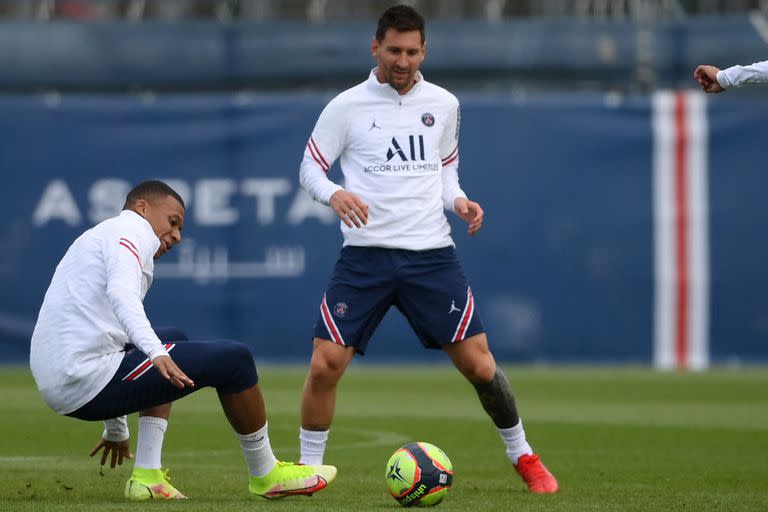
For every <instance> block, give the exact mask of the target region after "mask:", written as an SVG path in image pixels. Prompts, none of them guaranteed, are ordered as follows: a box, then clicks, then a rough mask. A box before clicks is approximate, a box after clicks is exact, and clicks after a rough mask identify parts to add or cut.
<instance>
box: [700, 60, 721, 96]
mask: <svg viewBox="0 0 768 512" xmlns="http://www.w3.org/2000/svg"><path fill="white" fill-rule="evenodd" d="M718 71H720V69H719V68H717V67H715V66H706V65H701V66H697V67H696V69H695V70H694V72H693V78H694V79H695V80H696V81H697V82H699V85H701V88H702V89H703V90H704V92H723V91H724V90H725V89H723V88H722V87H721V86H720V84H719V83H718V81H717V73H718Z"/></svg>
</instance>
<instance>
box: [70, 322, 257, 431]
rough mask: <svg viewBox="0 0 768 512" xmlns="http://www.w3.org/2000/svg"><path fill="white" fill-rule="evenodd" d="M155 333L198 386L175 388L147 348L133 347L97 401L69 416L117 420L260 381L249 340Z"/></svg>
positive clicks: (238, 390)
mask: <svg viewBox="0 0 768 512" xmlns="http://www.w3.org/2000/svg"><path fill="white" fill-rule="evenodd" d="M155 331H156V332H157V334H158V337H159V338H160V339H161V340H162V341H163V342H164V343H165V347H166V350H168V353H169V355H170V356H171V358H172V359H173V361H174V362H175V363H176V364H177V365H178V367H179V368H181V370H182V371H183V372H184V373H186V374H187V376H188V377H189V378H190V379H192V381H193V382H194V383H195V387H193V388H190V387H184V388H183V389H179V388H177V387H175V386H173V385H172V384H171V383H170V382H168V381H167V380H166V379H165V378H163V377H162V376H161V375H160V372H158V371H157V370H155V368H154V366H153V365H152V362H151V361H150V360H149V358H147V356H146V355H145V354H144V353H143V352H141V351H140V350H138V349H136V348H130V349H129V350H128V351H126V353H125V356H124V357H123V362H122V363H121V364H120V367H119V368H118V370H117V373H116V374H115V376H114V377H112V380H110V381H109V383H108V384H107V385H106V387H105V388H104V389H102V390H101V392H100V393H99V394H98V395H96V397H95V398H94V399H93V400H91V401H90V402H88V403H87V404H85V405H84V406H82V407H81V408H79V409H78V410H76V411H74V412H71V413H69V414H67V416H72V417H75V418H79V419H81V420H90V421H93V420H106V419H112V418H117V417H119V416H123V415H124V414H131V413H134V412H136V411H142V410H144V409H149V408H151V407H155V406H158V405H162V404H167V403H169V402H173V401H175V400H178V399H179V398H182V397H184V396H186V395H188V394H190V393H194V392H195V391H197V390H199V389H202V388H204V387H207V386H210V387H213V388H216V390H217V391H218V392H219V393H224V394H230V393H239V392H241V391H245V390H246V389H248V388H250V387H252V386H253V385H255V384H256V383H257V382H258V380H259V379H258V375H257V373H256V365H255V364H254V362H253V355H252V354H251V351H250V349H249V348H248V346H247V345H245V344H244V343H239V342H236V341H229V340H219V341H186V340H185V337H180V336H178V335H175V336H170V334H171V331H162V332H161V330H160V329H155ZM176 332H177V333H178V331H176ZM179 334H180V333H179ZM181 336H183V335H181ZM175 340H180V341H175Z"/></svg>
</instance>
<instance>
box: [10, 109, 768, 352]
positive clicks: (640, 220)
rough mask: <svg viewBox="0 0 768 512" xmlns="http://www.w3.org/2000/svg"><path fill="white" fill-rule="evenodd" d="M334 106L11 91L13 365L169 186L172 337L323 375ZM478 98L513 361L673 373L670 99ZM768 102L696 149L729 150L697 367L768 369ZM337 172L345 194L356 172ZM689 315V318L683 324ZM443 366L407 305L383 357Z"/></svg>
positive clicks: (463, 254)
mask: <svg viewBox="0 0 768 512" xmlns="http://www.w3.org/2000/svg"><path fill="white" fill-rule="evenodd" d="M329 99H330V97H329V96H324V95H319V94H314V95H248V94H233V95H224V94H222V95H216V94H204V95H203V94H195V95H157V96H155V95H149V94H145V95H135V96H96V95H88V96H78V95H65V96H58V95H23V96H4V97H2V98H0V133H1V134H2V137H0V174H1V175H2V178H3V187H2V201H0V218H2V221H1V222H0V248H1V250H0V254H1V256H0V361H2V362H13V361H17V362H18V361H24V360H25V359H26V358H27V356H28V347H29V337H30V335H31V332H32V329H33V326H34V323H35V320H36V315H37V311H38V308H39V306H40V304H41V302H42V299H43V295H44V293H45V290H46V287H47V285H48V282H49V280H50V278H51V276H52V275H53V271H54V269H55V266H56V263H57V262H58V260H59V259H60V258H61V256H62V255H63V254H64V252H65V251H66V249H67V247H68V246H69V244H70V243H71V242H72V241H73V240H74V239H75V238H76V237H77V236H78V235H79V234H80V233H81V232H82V231H84V230H85V229H87V228H89V227H90V226H92V225H94V224H95V223H98V222H100V221H101V220H104V219H106V218H108V217H111V216H113V215H116V214H117V213H118V212H119V210H120V208H121V206H122V203H123V200H124V198H125V194H126V193H127V191H128V190H129V189H130V188H131V187H132V186H133V185H134V184H136V183H138V182H140V181H143V180H145V179H153V178H159V179H163V180H165V181H167V182H169V183H170V184H171V185H172V186H173V187H175V188H176V189H177V190H178V191H179V192H180V193H181V195H182V196H183V197H184V198H185V200H186V202H187V205H188V208H187V218H186V225H185V229H184V236H185V240H184V242H183V243H182V244H181V245H180V246H178V247H177V248H176V249H174V251H173V252H172V253H171V254H169V255H167V256H165V257H164V258H163V259H161V260H159V261H158V262H157V266H156V279H155V282H154V284H153V286H152V288H151V290H150V291H149V293H148V295H147V299H146V301H145V306H146V309H147V312H148V316H149V318H150V320H151V321H152V323H153V324H155V325H158V326H168V325H174V326H177V327H180V328H182V329H184V330H185V331H187V332H188V334H189V335H190V337H192V338H196V339H210V338H234V339H239V340H242V341H246V342H248V343H249V344H251V346H252V347H253V352H254V354H255V356H256V357H257V359H262V360H270V361H301V362H306V361H308V358H309V354H310V352H311V337H312V328H313V324H314V322H315V321H316V319H317V317H318V312H319V304H320V300H321V298H322V293H323V290H324V289H325V286H326V284H327V281H328V278H329V277H330V273H331V270H332V267H333V264H334V262H335V260H336V257H337V255H338V251H339V249H340V247H341V236H340V233H339V227H338V224H339V223H338V219H336V217H335V214H334V213H333V212H332V211H331V210H330V209H328V208H327V207H325V206H322V205H320V204H318V203H315V202H313V201H312V200H311V199H310V198H309V196H308V195H306V194H305V193H304V191H303V190H302V189H301V188H300V186H299V183H298V166H299V162H300V160H301V157H302V154H303V151H304V147H305V145H306V142H307V138H308V136H309V133H310V132H311V130H312V127H313V126H314V122H315V120H316V118H317V115H318V114H319V112H320V111H321V110H322V108H323V106H324V105H325V103H326V102H327V101H328V100H329ZM460 99H461V100H462V135H461V168H460V177H461V181H462V185H463V188H464V189H465V191H467V193H468V194H469V196H470V197H471V198H472V199H475V200H477V201H478V202H480V203H481V205H482V206H483V207H484V209H485V212H486V222H485V225H484V227H483V229H482V230H481V232H480V233H479V234H478V235H477V236H474V237H469V236H467V235H466V233H465V227H464V226H463V225H462V223H461V222H459V221H458V219H455V218H452V219H451V222H452V226H453V236H454V240H455V241H456V244H457V248H458V249H457V250H458V253H459V256H460V258H461V260H462V262H463V264H464V267H465V271H466V273H467V275H468V277H469V279H470V282H471V284H472V289H473V293H474V295H475V300H476V304H477V309H478V312H479V314H480V315H481V317H482V319H483V321H484V323H485V325H486V328H487V330H488V335H489V340H490V342H491V344H492V347H493V350H494V354H495V355H496V356H497V358H498V359H500V360H504V361H590V362H592V361H614V362H616V361H618V362H641V363H650V362H652V361H654V353H655V352H658V351H659V350H660V348H659V343H660V342H659V339H665V338H664V336H663V335H660V334H659V333H660V332H662V331H663V329H662V327H663V325H662V326H661V327H660V325H661V324H660V320H659V318H661V317H664V314H665V313H664V311H666V310H665V309H664V308H665V307H666V306H663V304H665V303H664V302H663V301H660V299H659V295H658V288H659V282H660V279H661V282H664V280H665V279H667V278H666V277H665V276H666V274H664V272H663V268H662V267H660V266H659V261H660V258H659V253H658V252H655V249H654V248H655V247H656V248H658V244H659V243H658V240H659V237H660V235H659V232H660V231H659V230H660V228H659V226H660V225H662V226H663V225H666V224H664V222H666V221H665V220H664V219H665V217H664V215H663V214H659V212H660V211H662V212H663V211H664V210H663V204H662V205H661V206H659V203H658V201H657V202H656V203H655V202H654V195H656V196H657V197H656V199H657V200H658V199H659V197H658V192H655V190H656V191H657V190H658V189H657V188H654V187H656V186H657V185H655V183H656V182H655V181H654V172H655V171H654V170H658V169H661V168H664V167H663V165H662V164H661V163H659V162H662V160H663V159H660V158H661V157H660V156H659V155H660V154H661V153H663V152H660V150H659V148H660V147H663V146H664V144H662V143H660V141H665V140H667V139H666V137H668V136H667V135H665V134H666V133H667V131H665V129H664V125H663V121H654V119H663V118H664V117H663V116H657V117H654V116H655V115H656V114H655V112H657V111H662V110H663V108H664V107H663V106H662V107H659V106H658V105H657V103H655V102H654V100H653V98H651V97H636V98H621V97H614V96H602V95H547V96H541V97H528V98H517V97H508V96H504V97H501V96H499V97H475V96H471V95H469V96H465V97H461V98H460ZM729 100H730V101H729ZM764 103H765V102H760V101H758V100H755V99H752V100H749V99H738V98H736V99H732V100H731V99H730V98H729V99H725V100H722V101H720V100H718V102H717V103H716V104H714V103H713V104H710V105H707V104H706V103H705V102H701V106H700V107H696V105H698V103H696V102H691V103H690V107H689V108H690V110H691V111H694V110H695V109H696V108H700V109H701V113H702V114H701V115H703V116H704V119H709V123H708V131H707V132H705V133H703V136H702V138H701V141H702V142H701V144H703V147H698V149H696V148H694V149H691V151H692V152H693V151H694V150H695V151H703V154H706V155H709V163H707V161H703V163H701V164H700V165H699V166H698V167H699V171H701V170H702V169H703V171H704V174H705V175H708V176H709V177H710V182H709V189H708V193H706V194H704V195H703V196H702V197H703V198H704V199H703V200H704V201H705V203H706V206H708V211H709V214H708V215H709V223H708V224H707V225H708V226H709V228H708V229H706V230H705V232H706V233H708V234H709V240H708V241H707V243H705V244H704V245H701V246H699V245H694V246H692V247H693V248H691V250H690V251H689V252H691V253H694V254H698V253H701V254H705V255H708V256H709V261H710V262H711V263H710V264H709V266H707V267H706V268H705V270H706V271H707V273H706V275H707V276H708V278H709V281H708V285H707V286H706V290H707V291H708V295H704V296H703V297H704V299H706V300H705V301H704V302H703V304H704V307H703V309H702V311H705V313H706V314H705V318H703V319H700V318H699V317H698V316H696V315H689V316H690V317H691V318H693V320H691V322H694V321H695V322H699V321H703V322H704V324H696V325H705V326H706V327H705V328H703V329H704V331H703V332H704V334H700V335H698V336H699V337H700V338H701V339H702V340H704V341H703V342H702V343H700V344H697V343H698V342H697V341H696V340H691V341H690V343H691V345H690V346H691V347H692V348H685V347H686V346H687V345H685V343H688V341H686V338H685V336H689V337H690V336H692V335H691V334H690V332H694V333H696V332H699V331H696V329H694V328H691V330H690V332H688V331H685V330H683V331H681V330H680V329H677V330H676V329H675V328H674V326H675V325H677V326H679V325H683V324H681V323H680V322H682V321H681V320H680V319H679V318H678V320H675V321H676V322H677V323H676V324H674V325H672V324H670V325H672V327H671V330H670V331H669V332H672V333H673V335H672V337H671V338H670V339H671V341H670V343H671V345H670V346H671V347H672V348H671V350H673V352H674V350H675V347H677V350H678V357H682V355H681V354H680V353H679V352H680V350H681V348H680V347H679V346H678V345H679V344H680V343H683V344H684V345H685V346H683V349H685V350H689V351H694V352H695V351H697V350H699V351H704V352H703V354H704V356H703V357H705V360H706V361H708V360H709V358H710V357H711V359H712V360H713V361H726V360H731V359H739V360H741V359H744V360H750V361H753V360H766V359H768V346H767V345H766V343H765V342H764V339H765V335H766V331H768V316H766V313H765V312H766V311H768V298H766V296H765V293H763V290H764V289H765V287H766V286H765V285H766V284H767V283H766V275H765V273H764V272H762V265H761V263H762V261H764V259H765V258H764V257H763V256H762V254H763V252H762V251H763V250H764V249H765V248H766V247H768V235H766V233H765V230H763V229H761V225H762V223H761V220H762V219H763V218H765V215H764V213H765V212H764V210H765V208H766V206H765V201H764V199H763V197H762V193H761V191H762V190H763V189H764V187H762V186H761V185H762V184H763V183H764V182H766V178H765V176H764V174H765V173H763V172H762V167H763V166H762V165H761V164H762V161H763V160H764V156H763V154H762V151H761V144H760V141H761V140H762V139H764V138H765V135H766V124H765V119H766V116H768V107H767V106H766V105H765V104H764ZM659 109H661V110H659ZM671 119H674V117H672V118H671ZM671 122H672V123H673V124H672V125H670V126H672V129H671V132H670V133H671V134H672V135H670V137H671V136H674V134H675V133H678V132H679V131H680V130H681V129H684V128H685V126H686V125H680V126H682V128H681V127H680V126H678V128H677V130H678V131H677V132H676V131H675V128H674V126H677V125H674V121H671ZM689 138H690V137H689ZM691 139H692V140H694V139H695V138H691ZM679 140H682V139H679ZM670 147H671V148H673V149H674V147H676V146H674V144H673V145H672V146H670ZM671 154H672V155H674V154H675V153H674V151H673V152H672V153H671ZM685 154H687V153H685ZM691 154H694V153H691ZM675 161H677V162H678V165H677V167H675V164H674V162H675ZM680 161H681V160H680V158H678V159H677V160H674V158H673V161H672V162H673V163H672V167H671V168H672V169H678V170H679V169H683V167H681V166H682V164H680ZM329 176H330V177H331V178H332V179H334V180H340V178H341V173H340V171H339V169H338V167H337V165H336V166H334V168H333V169H332V170H331V172H330V173H329ZM671 197H678V196H675V195H674V194H672V196H671ZM655 205H656V206H655ZM659 208H661V210H659ZM697 211H698V210H697ZM449 217H452V214H449ZM691 218H697V217H695V216H692V217H691ZM707 225H705V227H706V226H707ZM662 231H663V229H662ZM686 232H687V231H686ZM672 238H673V239H674V236H672ZM697 247H698V249H697ZM696 251H699V252H698V253H697V252H696ZM702 251H703V252H702ZM679 253H680V251H678V252H677V253H675V254H678V255H679ZM670 261H671V262H672V263H674V262H675V261H680V260H676V259H675V257H672V259H670ZM672 266H673V267H674V268H678V270H679V269H680V268H683V269H685V268H687V267H685V266H684V265H683V266H682V267H681V266H680V265H678V266H677V267H675V266H674V265H672ZM684 275H688V274H684ZM691 275H693V274H691ZM674 283H675V285H674V286H673V287H672V288H671V290H672V295H670V296H671V297H673V298H674V297H678V298H680V297H684V296H686V295H685V294H684V292H686V289H683V288H684V287H685V286H687V284H686V283H687V281H686V279H684V278H683V277H680V278H679V279H677V278H676V280H675V281H674ZM681 290H682V291H681ZM678 292H679V293H678ZM697 293H698V292H697ZM696 297H702V295H701V294H699V295H696ZM704 299H702V300H704ZM694 302H695V301H694ZM700 302H701V301H700ZM659 304H662V306H659ZM675 304H677V305H678V306H679V305H680V303H679V301H678V302H674V300H673V302H672V305H671V306H670V308H668V309H669V311H677V312H678V313H679V312H680V311H683V309H680V308H679V307H677V309H676V306H675ZM448 308H449V305H447V306H446V312H447V311H448ZM689 316H685V315H684V317H685V319H688V318H689ZM664 318H666V317H664ZM673 320H674V319H673ZM686 321H688V320H686ZM662 324H663V322H662ZM692 325H693V324H692ZM681 332H682V334H680V333H681ZM674 333H677V334H674ZM675 343H677V344H678V345H675ZM697 347H698V348H697ZM683 355H685V354H683ZM435 358H439V360H441V361H442V360H444V359H443V358H442V356H441V355H440V354H438V353H433V352H428V351H425V350H423V349H421V348H420V344H419V343H418V340H417V339H416V337H415V335H414V334H413V333H412V332H411V331H410V329H409V327H408V325H407V323H406V322H405V321H404V320H403V319H402V318H400V317H399V314H398V313H397V312H396V311H393V312H390V314H389V315H387V318H385V321H384V323H383V324H382V326H381V328H380V329H379V330H378V331H377V332H376V334H375V336H374V338H373V340H372V342H371V344H370V347H369V351H368V355H367V356H366V359H369V360H373V361H390V360H399V361H406V360H411V359H416V360H422V361H423V360H437V359H435Z"/></svg>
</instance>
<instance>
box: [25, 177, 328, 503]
mask: <svg viewBox="0 0 768 512" xmlns="http://www.w3.org/2000/svg"><path fill="white" fill-rule="evenodd" d="M184 211H185V210H184V201H183V200H182V198H181V197H180V196H179V194H177V193H176V192H175V191H174V190H173V189H171V188H170V187H169V186H168V185H166V184H165V183H163V182H160V181H147V182H144V183H141V184H140V185H138V186H136V187H135V188H134V189H133V190H132V191H131V192H130V193H129V194H128V197H127V198H126V202H125V205H124V206H123V211H122V213H121V214H120V215H119V216H117V217H114V218H112V219H108V220H106V221H104V222H102V223H100V224H98V225H97V226H95V227H93V228H91V229H89V230H88V231H86V232H85V233H83V234H82V235H81V236H80V237H79V238H78V239H77V240H75V242H74V243H73V244H72V245H71V246H70V248H69V250H67V253H66V254H65V255H64V258H63V259H62V260H61V262H60V263H59V265H58V266H57V267H56V271H55V273H54V275H53V279H52V281H51V285H50V286H49V288H48V291H47V292H46V294H45V299H44V300H43V305H42V307H41V308H40V314H39V316H38V320H37V324H36V325H35V330H34V332H33V334H32V343H31V349H30V366H31V368H32V375H33V376H34V378H35V382H36V383H37V386H38V388H39V389H40V392H41V394H42V396H43V399H44V400H45V401H46V403H48V405H49V406H50V407H51V408H52V409H53V410H55V411H56V412H58V413H59V414H63V415H66V416H71V417H74V418H78V419H82V420H88V421H94V420H103V421H104V424H105V429H104V433H103V434H102V439H101V441H100V442H99V443H98V444H97V445H96V447H95V448H94V449H93V451H92V452H91V455H92V456H93V455H94V454H96V453H97V452H99V451H100V450H103V452H102V457H101V464H102V465H104V463H105V462H106V460H107V457H108V456H109V455H110V454H111V466H112V467H115V464H116V463H117V464H122V462H123V459H125V458H128V459H130V458H133V454H132V453H131V450H130V445H129V442H128V439H129V432H128V423H127V421H126V418H125V415H126V414H130V413H133V412H137V411H139V413H140V418H139V436H138V442H137V448H136V463H135V466H134V469H133V472H132V474H131V477H130V479H129V480H128V482H127V483H126V487H125V495H126V497H127V498H129V499H132V500H147V499H184V498H186V497H185V496H184V495H183V494H182V493H181V492H179V491H178V490H177V489H176V488H174V487H173V486H172V485H171V484H170V481H169V479H168V473H167V471H163V470H162V469H161V451H162V445H163V440H164V437H165V431H166V428H167V426H168V417H169V415H170V412H171V405H172V402H173V401H174V400H177V399H179V398H181V397H183V396H186V395H188V394H189V393H192V392H194V391H196V390H197V389H201V388H203V387H205V386H211V387H214V388H216V390H217V392H218V394H219V399H220V401H221V405H222V408H223V409H224V411H225V413H226V416H227V419H228V420H229V422H230V424H231V425H232V428H233V429H234V430H235V432H236V435H237V437H238V439H239V441H240V445H241V447H242V449H243V455H244V456H245V461H246V465H247V466H248V471H249V474H250V479H249V483H248V489H249V490H250V492H251V493H253V494H256V495H258V496H263V497H265V498H269V499H273V498H282V497H284V496H289V495H294V494H305V495H309V494H312V493H314V492H317V491H319V490H321V489H323V488H325V487H326V486H327V485H328V484H329V483H330V482H331V481H332V480H333V479H334V477H335V476H336V468H334V467H333V466H319V467H312V466H300V465H296V464H291V463H284V462H278V461H277V459H276V458H275V456H274V454H273V453H272V448H271V447H270V444H269V436H268V430H267V416H266V411H265V408H264V400H263V398H262V395H261V390H260V388H259V385H258V375H257V373H256V367H255V365H254V362H253V356H252V355H251V352H250V350H249V349H248V346H247V345H244V344H242V343H238V342H234V341H226V340H217V341H200V342H193V341H188V340H186V337H185V336H184V335H183V334H181V333H180V332H178V331H174V330H165V331H164V332H163V331H161V330H160V329H158V330H157V331H156V330H154V329H153V328H152V326H151V325H150V323H149V320H148V319H147V316H146V314H145V312H144V307H143V305H142V301H143V299H144V295H145V294H146V293H147V290H148V289H149V286H150V285H151V284H152V273H153V270H154V259H156V258H158V257H160V256H162V255H163V254H165V253H166V252H167V251H169V250H171V248H172V247H173V246H174V245H176V244H178V243H179V242H181V230H182V226H183V224H184ZM161 338H162V341H161ZM171 354H173V359H172V358H171ZM177 363H178V365H177ZM181 368H184V370H183V371H182V369H181Z"/></svg>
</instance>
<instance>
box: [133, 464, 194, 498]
mask: <svg viewBox="0 0 768 512" xmlns="http://www.w3.org/2000/svg"><path fill="white" fill-rule="evenodd" d="M125 497H126V498H128V499H129V500H134V501H144V500H185V499H187V497H186V496H184V495H183V494H181V493H180V492H179V490H178V489H176V488H175V487H174V486H172V485H171V478H170V476H169V475H168V470H167V469H165V470H161V469H145V468H133V473H132V474H131V478H130V479H129V480H128V482H126V484H125Z"/></svg>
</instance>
